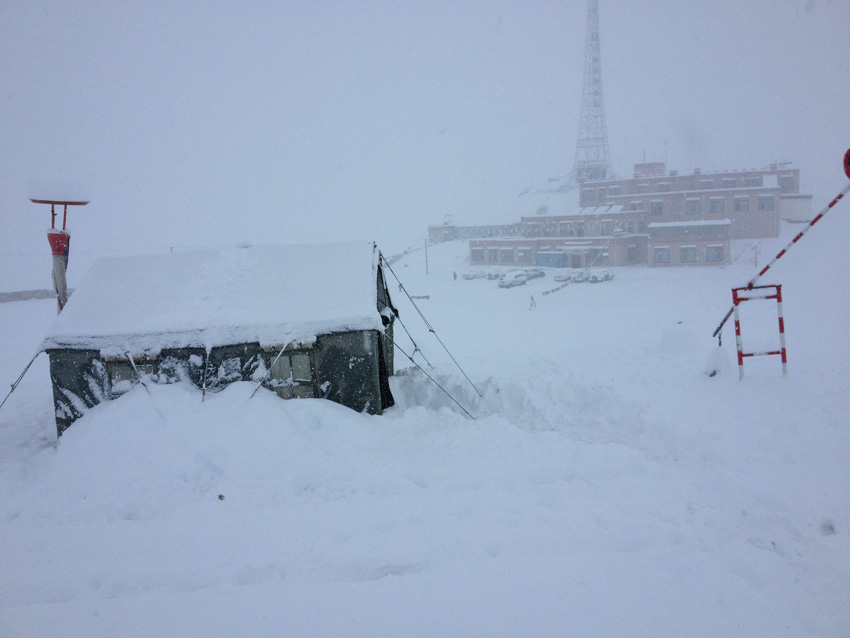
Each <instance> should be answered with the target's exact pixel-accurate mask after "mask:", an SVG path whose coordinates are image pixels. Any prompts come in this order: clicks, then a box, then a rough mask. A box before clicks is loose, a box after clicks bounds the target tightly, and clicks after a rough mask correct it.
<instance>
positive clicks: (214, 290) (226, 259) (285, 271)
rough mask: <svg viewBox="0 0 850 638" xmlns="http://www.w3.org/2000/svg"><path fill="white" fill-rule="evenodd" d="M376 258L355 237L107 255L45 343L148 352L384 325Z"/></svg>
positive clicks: (307, 337)
mask: <svg viewBox="0 0 850 638" xmlns="http://www.w3.org/2000/svg"><path fill="white" fill-rule="evenodd" d="M377 258H378V254H377V249H376V248H375V247H374V245H373V244H372V243H370V242H352V243H342V244H324V245H301V246H249V247H242V248H227V249H219V250H206V251H194V252H183V253H170V254H163V255H148V256H134V257H119V258H110V259H103V260H101V261H99V262H97V263H96V264H95V265H94V266H93V267H92V268H91V270H90V271H89V272H88V273H87V275H86V276H85V278H84V279H83V280H82V281H81V282H80V284H79V285H78V286H77V287H76V290H75V291H74V294H73V295H72V297H71V299H70V300H69V302H68V304H67V306H65V308H64V310H63V311H62V314H60V315H59V317H57V319H56V322H55V323H54V325H53V327H52V329H51V330H50V332H49V334H48V336H47V338H46V340H45V342H44V346H43V347H44V348H64V347H73V348H85V349H95V350H100V351H101V352H102V353H105V354H121V353H124V352H127V351H128V350H129V351H130V352H132V353H140V352H143V351H159V350H161V349H163V348H176V347H186V346H194V347H198V346H202V347H206V348H211V347H215V346H219V345H227V344H239V343H253V342H257V341H259V342H260V343H261V344H264V345H274V344H282V343H287V342H289V341H292V340H295V341H301V342H307V341H311V340H313V339H314V338H315V337H316V336H318V335H321V334H327V333H329V332H337V331H342V330H367V329H381V328H382V324H381V318H380V315H379V314H378V310H377V285H376V277H377V270H376V269H377Z"/></svg>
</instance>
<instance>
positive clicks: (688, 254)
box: [679, 246, 697, 263]
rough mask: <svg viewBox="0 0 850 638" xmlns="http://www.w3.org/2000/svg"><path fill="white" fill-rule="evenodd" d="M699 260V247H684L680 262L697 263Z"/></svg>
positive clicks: (680, 254)
mask: <svg viewBox="0 0 850 638" xmlns="http://www.w3.org/2000/svg"><path fill="white" fill-rule="evenodd" d="M696 260H697V247H696V246H682V249H681V251H680V253H679V261H681V262H683V263H685V262H695V261H696Z"/></svg>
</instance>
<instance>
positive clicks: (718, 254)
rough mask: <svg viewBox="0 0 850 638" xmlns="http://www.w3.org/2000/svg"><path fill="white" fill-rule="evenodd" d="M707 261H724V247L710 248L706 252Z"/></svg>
mask: <svg viewBox="0 0 850 638" xmlns="http://www.w3.org/2000/svg"><path fill="white" fill-rule="evenodd" d="M705 258H706V261H710V262H713V263H717V262H721V261H723V246H722V245H719V246H708V247H707V250H706V256H705Z"/></svg>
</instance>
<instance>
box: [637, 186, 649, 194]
mask: <svg viewBox="0 0 850 638" xmlns="http://www.w3.org/2000/svg"><path fill="white" fill-rule="evenodd" d="M648 192H649V184H638V193H639V194H641V195H643V194H644V193H648Z"/></svg>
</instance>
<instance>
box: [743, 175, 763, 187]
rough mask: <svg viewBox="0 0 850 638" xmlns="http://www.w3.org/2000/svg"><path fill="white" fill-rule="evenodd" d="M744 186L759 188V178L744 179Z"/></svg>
mask: <svg viewBox="0 0 850 638" xmlns="http://www.w3.org/2000/svg"><path fill="white" fill-rule="evenodd" d="M744 186H746V187H747V188H761V177H745V178H744Z"/></svg>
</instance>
